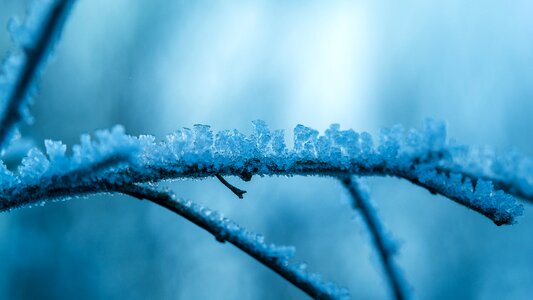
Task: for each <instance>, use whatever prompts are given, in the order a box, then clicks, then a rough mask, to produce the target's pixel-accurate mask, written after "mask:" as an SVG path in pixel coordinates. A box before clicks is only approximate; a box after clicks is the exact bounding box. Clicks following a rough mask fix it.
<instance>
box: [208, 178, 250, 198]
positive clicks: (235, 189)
mask: <svg viewBox="0 0 533 300" xmlns="http://www.w3.org/2000/svg"><path fill="white" fill-rule="evenodd" d="M215 176H216V177H217V179H218V180H219V181H220V182H222V184H223V185H224V186H225V187H227V188H228V189H229V190H230V191H232V192H233V193H234V194H235V195H237V197H239V199H242V198H243V195H244V194H245V193H246V191H243V190H241V189H239V188H238V187H236V186H234V185H232V184H231V183H229V182H228V181H227V180H226V179H224V177H222V175H220V174H216V175H215Z"/></svg>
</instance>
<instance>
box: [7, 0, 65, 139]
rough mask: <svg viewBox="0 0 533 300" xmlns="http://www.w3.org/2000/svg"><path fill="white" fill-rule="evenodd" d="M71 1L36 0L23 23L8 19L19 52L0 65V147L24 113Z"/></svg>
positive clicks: (61, 28)
mask: <svg viewBox="0 0 533 300" xmlns="http://www.w3.org/2000/svg"><path fill="white" fill-rule="evenodd" d="M73 3H74V0H36V1H34V3H33V6H32V7H31V9H30V10H29V11H28V14H27V16H26V20H25V21H24V23H22V24H20V23H18V22H17V21H15V20H14V19H13V20H11V22H10V24H9V26H8V28H9V31H10V33H11V37H12V39H13V41H14V42H15V44H16V45H17V46H18V48H19V51H15V52H12V53H10V54H8V56H7V57H6V58H5V59H4V61H3V63H2V66H1V73H2V74H1V78H0V148H2V147H5V146H6V144H7V143H8V142H9V140H10V137H11V136H12V134H13V132H14V128H15V126H16V124H17V123H19V122H20V120H21V119H22V118H23V116H24V115H28V112H27V110H28V102H29V98H30V96H31V93H32V90H33V89H34V88H35V85H36V83H37V81H38V79H39V77H40V73H41V72H42V70H43V67H44V65H45V64H46V61H47V59H48V57H49V56H50V53H51V52H52V49H53V47H54V45H55V43H56V42H57V40H58V39H59V36H60V34H61V32H62V30H63V26H64V23H65V21H66V19H67V16H68V14H69V12H70V10H71V7H72V5H73ZM28 118H29V115H28Z"/></svg>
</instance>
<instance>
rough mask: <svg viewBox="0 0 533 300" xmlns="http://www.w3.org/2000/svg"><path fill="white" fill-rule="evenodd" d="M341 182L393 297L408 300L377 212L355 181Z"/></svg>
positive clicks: (347, 179)
mask: <svg viewBox="0 0 533 300" xmlns="http://www.w3.org/2000/svg"><path fill="white" fill-rule="evenodd" d="M341 182H342V184H343V186H344V187H345V188H346V190H347V191H348V193H349V194H350V196H351V198H352V201H353V202H352V204H353V207H354V208H355V209H357V210H358V211H359V212H360V213H361V216H362V217H363V220H364V222H365V224H366V225H367V227H368V230H369V231H370V235H371V236H372V240H373V242H374V245H375V247H376V250H377V252H378V254H379V257H380V259H381V263H382V265H383V269H384V271H385V275H386V278H387V281H388V282H389V286H390V288H391V290H392V291H393V293H394V297H395V298H396V299H399V300H403V299H409V293H408V290H409V288H408V284H407V281H406V280H405V278H403V277H402V276H401V273H400V270H399V269H398V267H397V266H396V265H395V263H394V257H393V256H394V251H395V249H394V246H393V242H392V241H391V240H390V239H389V237H387V234H386V232H385V228H384V227H385V226H384V225H383V224H382V223H381V221H380V219H379V217H378V215H377V212H376V211H375V209H374V208H373V207H372V203H371V200H370V198H369V197H368V195H367V194H366V192H365V191H362V190H361V189H360V187H359V183H358V182H357V180H355V179H352V178H351V177H350V176H344V177H342V178H341Z"/></svg>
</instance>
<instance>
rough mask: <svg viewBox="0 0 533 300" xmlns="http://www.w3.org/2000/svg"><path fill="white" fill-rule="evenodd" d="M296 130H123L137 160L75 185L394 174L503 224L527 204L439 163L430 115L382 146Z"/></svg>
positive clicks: (348, 135) (447, 153)
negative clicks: (159, 134)
mask: <svg viewBox="0 0 533 300" xmlns="http://www.w3.org/2000/svg"><path fill="white" fill-rule="evenodd" d="M294 133H295V134H294V135H295V140H294V147H293V148H292V149H288V148H287V147H286V146H285V139H284V135H283V131H279V130H278V131H274V132H273V133H271V132H270V131H269V130H268V128H267V127H266V124H265V123H264V122H262V121H255V122H254V132H253V133H252V134H251V135H250V136H245V135H244V134H242V133H240V132H238V131H236V130H234V131H221V132H218V133H217V134H216V135H215V134H213V132H212V131H211V130H210V129H209V126H205V125H195V126H194V128H193V129H188V128H184V129H181V130H178V131H176V132H174V133H172V134H170V135H168V136H167V137H166V139H165V140H163V141H160V142H157V141H156V140H155V137H153V136H146V135H145V136H139V137H132V136H128V135H124V134H119V135H118V138H119V139H121V140H122V142H121V143H126V144H128V145H133V146H135V147H137V148H139V149H140V150H139V152H138V154H137V155H136V157H135V164H132V165H129V166H127V167H124V168H121V169H119V170H114V171H113V172H107V173H104V174H101V177H98V178H95V180H93V181H91V182H90V183H86V182H78V183H73V186H71V188H72V189H73V190H75V191H77V190H80V191H81V190H95V191H98V190H102V189H105V187H107V186H109V185H116V184H121V183H147V182H157V181H161V180H167V179H178V178H181V179H184V178H206V177H214V176H217V175H220V176H239V177H241V178H250V177H251V176H253V175H259V176H294V175H306V176H308V175H315V176H317V175H318V176H332V177H339V176H344V175H346V174H352V175H358V176H394V177H398V178H403V179H406V180H408V181H410V182H412V183H414V184H416V185H419V186H421V187H423V188H425V189H427V190H428V191H430V192H431V193H434V194H441V195H443V196H445V197H448V198H449V199H451V200H453V201H455V202H457V203H459V204H461V205H463V206H465V207H468V208H470V209H472V210H475V211H477V212H479V213H481V214H482V215H484V216H486V217H488V218H490V219H491V220H492V221H493V222H494V223H496V224H497V225H502V224H512V223H514V222H515V218H516V217H518V216H520V215H521V214H522V210H523V207H522V206H521V205H520V204H519V203H517V201H516V200H515V199H514V198H513V197H512V196H510V195H508V194H507V193H505V192H503V191H501V190H496V189H495V188H494V186H493V184H492V182H491V181H486V180H483V179H479V180H476V181H472V179H471V178H470V177H469V176H466V175H465V174H463V173H461V170H458V171H457V172H455V171H454V172H443V171H442V170H441V169H440V168H442V167H443V166H446V165H447V164H450V163H451V162H452V161H453V159H454V156H453V155H454V151H455V150H454V149H456V146H454V145H450V144H449V143H448V142H447V139H446V134H445V127H444V125H443V124H441V123H436V122H433V121H428V122H427V123H426V125H425V127H424V129H423V130H422V131H417V130H409V131H408V132H405V131H404V130H403V129H402V128H401V127H398V126H397V127H394V128H392V129H384V130H382V132H381V135H380V139H379V140H380V141H379V143H378V144H377V145H376V146H375V145H374V142H373V139H372V137H371V135H370V134H368V133H365V132H363V133H357V132H355V131H353V130H340V129H339V126H338V125H332V126H331V127H330V129H328V130H326V132H325V134H324V135H320V136H319V134H318V131H316V130H313V129H311V128H307V127H304V126H302V125H298V126H297V127H296V128H295V132H294ZM109 142H110V143H113V141H112V140H111V141H109ZM51 166H54V164H51ZM41 167H42V165H39V164H36V165H30V166H29V167H28V168H27V169H28V171H31V169H33V168H35V169H36V172H37V173H38V172H40V171H39V168H41ZM4 173H6V172H4ZM23 173H24V172H22V173H20V172H19V174H7V175H5V174H4V175H5V177H6V180H4V181H3V182H1V183H0V189H1V190H2V191H3V197H4V199H12V201H11V202H10V205H15V206H16V205H18V204H17V203H18V202H17V200H16V199H17V197H19V195H21V193H24V192H27V189H28V185H27V184H26V182H25V181H24V180H22V181H20V184H17V185H16V188H15V186H14V185H12V184H7V183H6V182H9V181H10V180H11V181H13V180H15V181H16V180H18V178H20V177H21V176H22V177H23V175H24V174H23ZM30 188H31V189H34V188H35V187H33V186H31V187H30ZM50 188H51V187H50V186H47V185H40V186H39V187H38V189H41V190H42V193H39V194H41V195H42V194H50V195H53V193H50V191H48V189H50ZM29 194H30V195H28V199H27V201H30V202H31V199H30V198H31V197H32V194H33V193H29ZM51 197H52V196H51ZM34 200H36V201H37V200H39V199H37V198H35V199H34ZM24 204H27V203H22V205H24Z"/></svg>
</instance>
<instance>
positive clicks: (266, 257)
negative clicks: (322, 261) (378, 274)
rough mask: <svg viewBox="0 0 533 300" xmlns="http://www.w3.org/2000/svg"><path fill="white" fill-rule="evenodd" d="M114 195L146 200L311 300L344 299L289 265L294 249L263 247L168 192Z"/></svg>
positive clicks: (129, 188)
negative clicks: (228, 245) (245, 256)
mask: <svg viewBox="0 0 533 300" xmlns="http://www.w3.org/2000/svg"><path fill="white" fill-rule="evenodd" d="M114 191H116V192H120V193H123V194H127V195H130V196H132V197H135V198H139V199H146V200H149V201H151V202H153V203H155V204H157V205H160V206H162V207H165V208H166V209H168V210H170V211H172V212H175V213H176V214H178V215H180V216H182V217H184V218H185V219H187V220H188V221H190V222H192V223H194V224H195V225H197V226H199V227H200V228H202V229H204V230H206V231H207V232H209V233H211V234H212V235H213V236H214V237H215V238H216V240H217V241H219V242H222V243H223V242H225V241H227V242H229V243H231V244H233V245H234V246H236V247H237V248H239V249H240V250H241V251H243V252H245V253H246V254H248V255H250V256H251V257H253V258H255V259H256V260H257V261H259V262H260V263H262V264H263V265H265V266H266V267H268V268H270V269H271V270H273V271H274V272H276V273H277V274H279V275H280V276H281V277H283V278H285V279H286V280H288V281H289V282H291V283H292V284H293V285H294V286H296V287H297V288H299V289H300V290H302V291H303V292H305V293H306V294H308V295H309V296H311V297H313V298H315V299H346V298H348V293H347V291H346V290H345V289H341V288H338V287H337V286H335V284H333V283H331V282H323V281H322V279H321V278H320V275H318V274H309V273H307V272H306V271H305V269H304V267H303V265H295V264H290V263H289V259H290V258H291V257H292V256H293V254H294V251H295V250H294V247H286V246H276V245H273V244H265V243H264V238H263V237H262V236H259V235H256V234H254V233H251V232H249V231H246V230H245V229H244V228H242V227H240V226H239V225H238V224H236V223H235V222H233V221H231V220H229V219H227V218H224V217H222V216H221V215H219V214H218V213H217V212H215V211H212V210H210V209H208V208H206V207H203V206H201V205H198V204H195V203H193V202H191V201H186V200H182V199H178V198H176V197H175V196H174V195H173V194H170V193H168V192H163V191H158V190H156V189H153V188H148V187H143V186H139V185H125V186H120V187H116V189H115V190H114Z"/></svg>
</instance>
